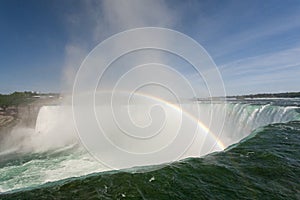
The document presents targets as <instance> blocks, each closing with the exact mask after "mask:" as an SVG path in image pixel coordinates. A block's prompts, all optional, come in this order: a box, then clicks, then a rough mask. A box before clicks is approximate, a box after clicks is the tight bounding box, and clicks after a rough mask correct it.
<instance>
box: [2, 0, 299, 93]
mask: <svg viewBox="0 0 300 200" xmlns="http://www.w3.org/2000/svg"><path fill="white" fill-rule="evenodd" d="M142 26H161V27H167V28H172V29H175V30H178V31H181V32H183V33H185V34H187V35H189V36H190V37H192V38H194V39H195V40H196V41H198V42H199V43H200V44H201V45H202V46H203V47H205V49H206V50H207V51H208V52H209V54H210V55H211V57H212V58H213V59H214V61H215V62H216V64H217V66H218V68H219V70H220V72H221V74H222V77H223V80H224V83H225V87H226V91H227V94H230V95H231V94H248V93H260V92H285V91H300V88H299V85H300V1H297V0H285V1H282V0H280V1H277V0H265V1H228V0H227V1H196V0H195V1H191V0H188V1H179V0H178V1H162V0H157V1H146V0H145V1H135V0H132V1H69V0H63V1H59V0H53V1H47V0H45V1H38V0H26V1H18V0H0V93H10V92H13V91H23V90H35V91H42V92H60V91H64V90H65V89H66V87H67V86H66V85H68V83H69V82H72V81H71V80H72V75H74V73H75V72H76V70H77V69H78V67H79V65H80V63H81V61H82V59H83V58H84V57H85V56H86V55H87V53H88V52H89V51H90V50H91V49H92V48H93V47H95V46H96V45H97V44H98V43H99V42H101V41H103V40H104V39H106V38H107V37H109V36H110V35H112V34H115V33H118V32H120V31H124V30H126V29H129V28H135V27H142ZM66 74H67V75H66Z"/></svg>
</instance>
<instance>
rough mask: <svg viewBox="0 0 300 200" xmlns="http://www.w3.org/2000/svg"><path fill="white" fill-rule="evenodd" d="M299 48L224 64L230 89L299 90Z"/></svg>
mask: <svg viewBox="0 0 300 200" xmlns="http://www.w3.org/2000/svg"><path fill="white" fill-rule="evenodd" d="M299 55H300V48H292V49H287V50H284V51H279V52H275V53H270V54H265V55H259V56H255V57H249V58H245V59H240V60H237V61H234V62H231V63H228V64H225V65H223V66H220V71H221V73H222V75H223V79H224V81H225V85H226V88H227V91H228V92H229V93H235V94H239V93H243V94H245V93H253V92H259V91H260V92H264V91H275V92H276V91H278V90H286V89H288V90H290V91H295V90H299V77H300V70H299V69H300V57H299Z"/></svg>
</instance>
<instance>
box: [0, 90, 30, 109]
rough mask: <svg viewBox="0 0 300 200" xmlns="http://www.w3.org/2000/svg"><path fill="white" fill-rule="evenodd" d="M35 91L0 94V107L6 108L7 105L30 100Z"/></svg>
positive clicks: (16, 104)
mask: <svg viewBox="0 0 300 200" xmlns="http://www.w3.org/2000/svg"><path fill="white" fill-rule="evenodd" d="M34 95H36V93H33V92H27V91H25V92H14V93H12V94H0V107H2V108H4V109H6V108H7V107H9V106H18V105H20V104H22V103H27V102H31V101H32V100H33V96H34Z"/></svg>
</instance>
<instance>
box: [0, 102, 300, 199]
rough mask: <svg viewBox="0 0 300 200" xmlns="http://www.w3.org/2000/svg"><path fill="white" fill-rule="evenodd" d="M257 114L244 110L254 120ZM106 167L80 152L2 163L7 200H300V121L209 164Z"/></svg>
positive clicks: (215, 156)
mask: <svg viewBox="0 0 300 200" xmlns="http://www.w3.org/2000/svg"><path fill="white" fill-rule="evenodd" d="M257 106H258V105H253V107H251V108H249V107H245V109H244V110H246V112H247V113H250V114H249V115H248V116H252V115H251V113H252V112H254V111H255V110H256V108H258V107H257ZM276 106H277V105H272V106H270V107H268V108H267V109H266V111H264V114H265V115H266V117H267V116H268V115H271V114H272V113H273V114H274V107H276ZM271 108H273V109H271ZM239 110H240V109H239ZM295 110H296V111H298V108H297V107H296V108H295ZM239 112H240V111H239ZM255 112H257V110H256V111H255ZM285 112H286V111H285ZM290 115H292V117H293V118H295V120H298V119H299V118H298V116H297V113H296V112H295V113H292V114H290ZM253 116H254V115H253ZM255 116H256V117H261V116H259V115H258V114H256V115H255ZM274 116H275V115H274ZM274 119H275V118H274ZM64 166H65V168H64ZM70 166H73V167H70ZM99 167H100V168H101V166H99V163H96V162H94V161H93V160H92V159H91V158H90V157H87V156H86V154H85V153H83V151H82V150H81V149H80V148H78V147H77V146H71V147H69V148H66V149H62V150H59V151H49V152H46V153H42V154H41V153H35V154H25V155H23V154H15V155H10V156H7V157H6V159H3V160H1V161H0V189H1V188H2V190H4V192H3V193H0V199H171V198H172V199H300V182H299V180H300V121H289V122H285V123H274V124H269V125H266V126H262V127H259V128H256V129H255V130H254V131H252V133H251V134H250V135H248V136H247V137H246V138H244V139H242V141H240V142H239V143H236V144H233V145H231V146H229V147H228V148H227V149H225V150H224V151H222V152H216V153H212V154H210V155H207V156H205V157H202V158H188V159H185V160H181V161H177V162H173V163H168V164H164V165H160V166H158V167H155V166H149V167H142V168H136V169H130V170H126V171H124V170H123V171H106V172H105V171H104V172H97V171H99ZM82 168H86V170H83V171H84V173H82ZM148 169H151V170H148ZM72 176H73V178H70V177H72ZM74 176H76V177H74Z"/></svg>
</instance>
